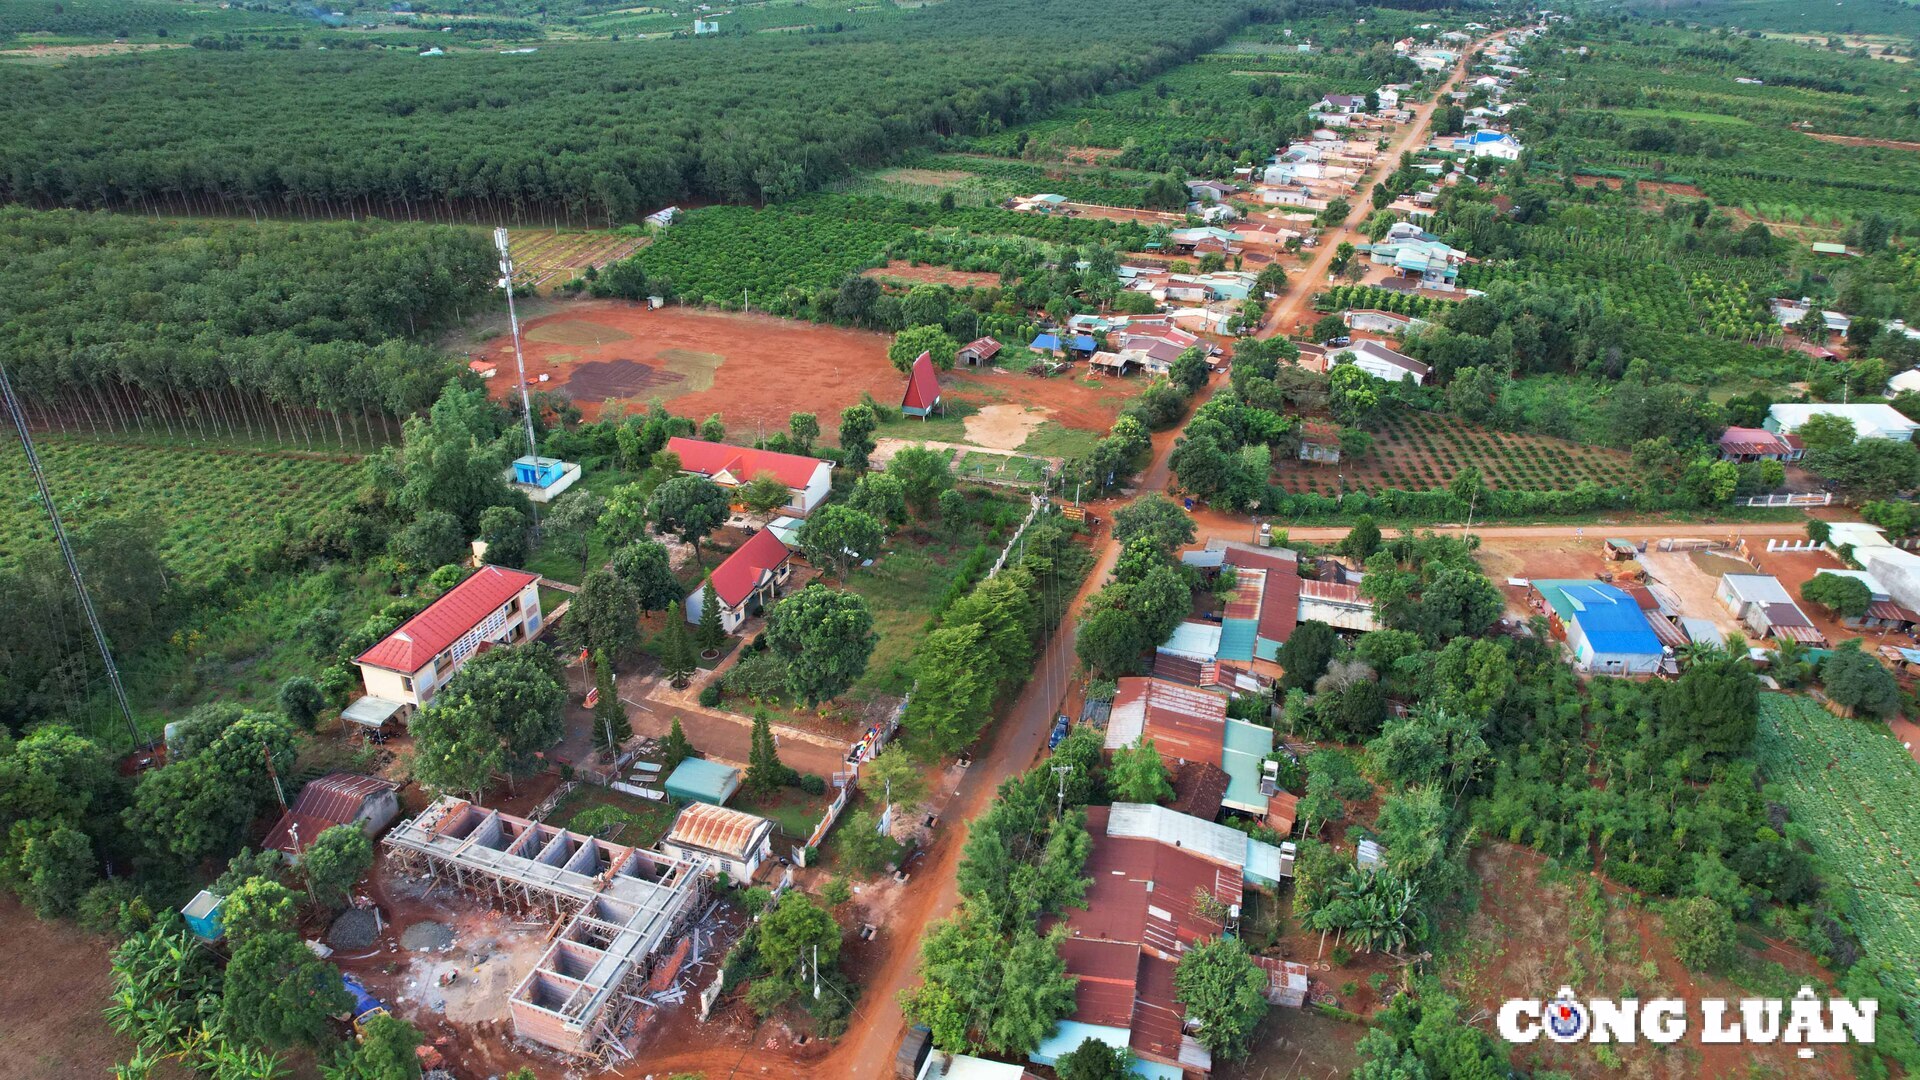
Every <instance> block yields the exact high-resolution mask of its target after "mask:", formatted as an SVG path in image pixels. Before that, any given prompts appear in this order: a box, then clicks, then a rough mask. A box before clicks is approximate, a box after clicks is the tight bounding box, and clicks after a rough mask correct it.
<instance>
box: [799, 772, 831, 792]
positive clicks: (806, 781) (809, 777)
mask: <svg viewBox="0 0 1920 1080" xmlns="http://www.w3.org/2000/svg"><path fill="white" fill-rule="evenodd" d="M793 786H794V787H797V788H799V789H800V790H801V791H804V792H806V793H807V794H808V795H825V794H826V793H827V782H826V781H825V780H822V779H821V778H820V777H818V776H815V775H814V774H812V773H801V774H799V776H798V777H797V778H796V779H795V780H794V782H793Z"/></svg>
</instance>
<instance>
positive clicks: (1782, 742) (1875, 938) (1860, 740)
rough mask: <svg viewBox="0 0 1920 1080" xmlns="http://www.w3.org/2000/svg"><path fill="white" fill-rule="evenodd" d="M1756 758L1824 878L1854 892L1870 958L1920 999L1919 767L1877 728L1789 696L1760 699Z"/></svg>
mask: <svg viewBox="0 0 1920 1080" xmlns="http://www.w3.org/2000/svg"><path fill="white" fill-rule="evenodd" d="M1754 754H1755V756H1756V757H1757V758H1758V759H1759V761H1760V766H1761V768H1762V769H1764V770H1765V771H1766V774H1767V778H1768V779H1769V780H1770V781H1772V782H1774V783H1776V784H1778V785H1780V786H1781V787H1782V788H1783V789H1785V791H1786V800H1787V807H1788V809H1790V810H1791V811H1792V812H1793V819H1794V820H1795V821H1797V822H1799V823H1800V824H1802V825H1804V826H1805V827H1806V828H1807V829H1808V830H1809V831H1810V832H1811V833H1812V836H1813V846H1814V849H1815V850H1816V851H1818V852H1819V853H1820V857H1821V861H1822V862H1823V863H1825V866H1826V870H1827V872H1828V873H1829V874H1833V875H1837V876H1839V877H1842V878H1844V879H1845V880H1846V881H1847V883H1848V884H1849V885H1851V886H1853V889H1854V898H1853V905H1852V907H1853V925H1854V928H1855V930H1857V931H1858V932H1859V934H1860V939H1861V941H1862V942H1863V943H1864V944H1865V945H1866V947H1867V951H1868V953H1869V954H1870V955H1872V956H1873V957H1874V959H1876V960H1879V961H1881V962H1883V963H1886V964H1888V965H1890V966H1891V967H1892V968H1893V970H1894V971H1896V972H1899V973H1900V977H1903V978H1905V979H1906V980H1907V981H1908V982H1907V994H1908V996H1909V998H1910V999H1915V1000H1920V880H1917V878H1920V873H1917V872H1916V869H1915V865H1914V859H1915V858H1916V857H1917V856H1920V806H1917V805H1916V804H1915V802H1914V792H1915V791H1916V790H1920V766H1916V764H1915V762H1914V760H1913V758H1912V756H1911V755H1909V754H1908V753H1907V751H1906V750H1905V749H1904V748H1903V747H1901V745H1900V743H1899V742H1898V741H1896V740H1895V739H1894V738H1892V737H1891V735H1889V734H1888V732H1887V730H1886V728H1885V727H1883V726H1882V725H1880V724H1878V723H1877V722H1874V721H1868V720H1848V719H1845V718H1842V717H1838V716H1834V715H1833V714H1832V713H1829V712H1827V711H1826V710H1825V709H1823V708H1821V707H1820V706H1818V705H1816V704H1814V703H1813V702H1812V701H1810V700H1808V699H1806V698H1799V697H1790V696H1788V695H1786V694H1762V695H1761V697H1760V728H1759V732H1758V734H1757V736H1756V737H1755V739H1754Z"/></svg>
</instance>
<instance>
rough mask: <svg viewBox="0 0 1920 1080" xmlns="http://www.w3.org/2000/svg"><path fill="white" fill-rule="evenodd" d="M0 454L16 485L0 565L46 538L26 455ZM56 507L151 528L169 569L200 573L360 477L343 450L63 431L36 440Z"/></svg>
mask: <svg viewBox="0 0 1920 1080" xmlns="http://www.w3.org/2000/svg"><path fill="white" fill-rule="evenodd" d="M8 444H9V445H8V448H7V450H6V451H5V452H4V453H0V461H4V462H5V463H6V466H7V468H8V470H9V472H10V473H11V474H12V475H14V476H16V477H21V478H22V482H20V483H17V484H14V485H12V486H11V487H10V489H9V495H8V497H7V498H6V499H5V500H4V501H0V538H4V540H0V566H6V565H11V564H12V563H13V562H14V561H15V560H17V559H19V558H20V557H21V555H22V554H23V553H24V552H25V551H26V550H27V549H28V548H30V547H38V546H40V545H42V544H50V543H52V541H53V531H52V529H51V528H50V527H49V525H48V524H47V516H46V511H45V510H44V509H43V508H42V507H41V505H40V499H39V496H38V495H37V494H34V492H33V488H32V485H31V484H28V483H26V482H25V481H24V473H25V465H26V458H25V456H24V455H23V454H21V452H20V450H19V445H18V444H17V443H14V442H13V440H12V439H11V438H9V439H8ZM36 447H37V449H38V450H39V453H40V460H41V464H42V466H43V467H44V468H45V469H46V471H47V479H48V482H49V483H50V484H51V485H52V487H53V492H54V501H55V505H56V506H58V507H59V509H60V516H61V519H62V520H63V521H64V522H65V523H66V524H67V526H68V528H70V529H71V528H79V527H82V526H84V525H86V524H87V523H88V522H92V521H99V520H104V519H107V518H116V517H118V518H126V519H129V520H132V521H136V522H141V523H144V524H148V525H150V526H151V527H152V528H153V529H154V530H155V531H156V533H157V538H156V539H157V542H158V547H159V551H160V555H161V557H162V558H164V559H165V560H166V561H167V564H168V565H169V566H170V567H172V568H173V570H174V572H175V573H178V574H182V575H185V576H187V577H190V578H193V577H201V576H204V575H208V574H211V573H213V572H214V571H215V570H216V569H217V568H218V566H219V564H220V563H221V562H222V561H223V560H224V559H225V558H227V557H230V556H242V557H243V556H246V555H247V554H249V553H251V552H252V551H253V550H254V549H255V548H257V547H258V546H259V545H260V544H261V543H262V542H264V541H266V540H267V539H269V538H270V537H271V536H272V535H273V530H274V523H275V520H276V519H277V518H278V517H280V515H282V514H285V515H288V516H290V517H291V518H293V519H294V520H296V521H311V520H312V519H313V517H314V516H315V515H316V514H318V513H319V512H320V511H322V510H324V509H326V508H327V507H330V506H335V505H338V504H339V503H341V502H342V501H344V500H345V499H346V498H347V497H348V495H349V494H350V493H351V492H352V490H353V488H354V486H355V484H357V483H358V482H359V478H360V469H359V466H358V465H357V464H356V459H355V458H353V457H350V456H342V455H337V454H333V455H329V454H310V453H306V452H303V451H296V450H292V449H285V450H282V449H269V448H260V447H243V446H208V445H204V444H203V445H201V446H197V447H196V446H187V445H169V444H165V443H117V442H108V441H102V440H98V439H89V438H80V437H76V436H68V435H43V436H40V437H39V438H38V439H37V440H36Z"/></svg>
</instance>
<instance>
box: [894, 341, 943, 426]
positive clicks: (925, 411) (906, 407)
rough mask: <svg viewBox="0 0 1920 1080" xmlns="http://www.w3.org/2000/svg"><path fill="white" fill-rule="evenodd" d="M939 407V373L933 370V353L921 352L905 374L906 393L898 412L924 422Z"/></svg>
mask: <svg viewBox="0 0 1920 1080" xmlns="http://www.w3.org/2000/svg"><path fill="white" fill-rule="evenodd" d="M939 407H940V373H939V372H938V371H936V370H934V366H933V353H931V352H923V353H921V354H920V355H919V356H916V357H914V359H913V367H912V368H911V369H910V370H909V371H908V372H907V393H906V396H904V397H902V398H901V399H900V411H901V412H902V413H905V414H906V415H908V416H917V417H919V418H920V419H922V420H925V419H926V418H927V417H929V416H931V415H933V410H935V409H937V408H939Z"/></svg>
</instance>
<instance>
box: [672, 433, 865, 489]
mask: <svg viewBox="0 0 1920 1080" xmlns="http://www.w3.org/2000/svg"><path fill="white" fill-rule="evenodd" d="M667 451H668V452H669V453H672V454H676V455H678V456H679V458H680V468H681V469H683V470H685V471H687V472H692V473H699V474H700V475H702V476H718V475H719V474H721V473H726V474H727V475H729V476H731V477H733V479H734V482H736V483H740V484H744V483H746V482H747V481H749V480H751V479H753V478H754V477H756V476H758V475H760V474H761V473H763V472H770V473H772V474H773V475H774V476H776V477H778V478H779V480H780V482H781V483H783V484H785V485H787V486H788V487H790V488H804V487H806V486H807V484H809V483H810V482H812V480H813V474H814V472H815V471H816V470H818V469H819V468H820V466H822V465H827V464H829V463H828V462H826V461H822V460H821V459H819V458H810V457H801V456H800V455H799V454H779V453H775V452H774V451H772V450H755V449H754V448H752V447H750V446H730V445H728V444H726V443H717V442H707V441H705V440H704V439H685V438H681V437H679V436H675V437H673V438H671V439H668V440H667Z"/></svg>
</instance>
